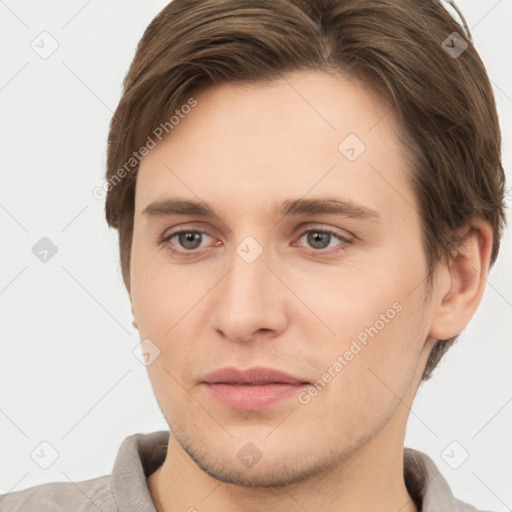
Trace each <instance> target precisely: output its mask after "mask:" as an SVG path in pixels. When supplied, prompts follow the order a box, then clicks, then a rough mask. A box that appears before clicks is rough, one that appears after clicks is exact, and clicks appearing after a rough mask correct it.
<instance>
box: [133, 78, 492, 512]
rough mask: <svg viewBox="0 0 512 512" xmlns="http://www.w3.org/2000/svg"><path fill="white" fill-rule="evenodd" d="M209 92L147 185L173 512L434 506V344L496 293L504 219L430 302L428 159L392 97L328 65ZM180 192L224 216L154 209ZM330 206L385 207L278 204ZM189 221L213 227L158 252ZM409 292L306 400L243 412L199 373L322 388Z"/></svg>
mask: <svg viewBox="0 0 512 512" xmlns="http://www.w3.org/2000/svg"><path fill="white" fill-rule="evenodd" d="M194 97H195V98H196V99H197V101H198V105H197V106H196V107H195V108H194V109H192V111H191V112H190V113H189V114H188V115H187V116H185V118H184V119H182V120H181V121H180V123H179V124H178V125H177V126H175V128H174V130H173V131H172V132H171V134H170V135H169V136H168V137H167V138H166V139H164V140H163V141H162V142H161V143H159V144H158V145H157V147H156V148H155V149H153V150H151V151H150V153H149V154H148V155H147V156H146V157H145V158H144V160H143V161H142V163H141V166H140V169H139V174H138V178H137V186H136V199H135V217H134V220H135V222H134V233H133V243H132V257H131V267H130V277H131V288H130V290H129V291H130V299H131V302H132V308H133V313H134V317H135V321H136V324H137V326H138V329H139V332H140V336H141V339H146V338H149V339H150V340H151V341H152V342H153V343H154V344H155V345H156V346H157V347H158V348H159V350H160V356H159V357H158V358H157V359H156V360H155V361H154V362H152V363H151V364H150V365H149V366H148V374H149V377H150V380H151V384H152V387H153V390H154V393H155V396H156V399H157V401H158V404H159V406H160V408H161V410H162V413H163V415H164V417H165V419H166V421H167V422H168V424H169V428H170V431H171V435H170V439H169V446H168V456H167V458H166V460H165V462H164V464H163V466H162V467H161V468H159V470H157V471H156V472H155V473H153V474H152V475H151V476H150V477H149V478H148V485H149V489H150V492H151V496H152V498H153V501H154V502H155V506H156V508H157V510H158V511H159V512H162V511H165V512H173V511H178V510H180V511H183V510H194V509H197V510H201V511H220V510H222V511H223V512H230V511H245V512H247V511H250V512H251V511H261V510H265V511H272V510H288V511H299V510H300V511H302V510H304V509H306V510H308V511H309V512H315V511H320V510H343V511H345V512H346V511H349V512H350V511H360V510H379V511H394V512H396V511H397V510H401V511H402V512H411V511H416V510H417V508H416V506H415V504H414V502H413V501H412V500H411V498H410V496H409V495H408V493H407V489H406V487H405V484H404V480H403V443H404V436H405V427H406V423H407V418H408V415H409V412H410V407H411V405H412V402H413V398H414V395H415V394H416V391H417V388H418V385H419V382H420V379H421V375H422V372H423V369H424V367H425V363H426V361H427V358H428V354H429V352H430V350H431V348H432V345H433V339H434V338H437V339H447V338H449V337H451V336H454V335H455V334H457V333H459V332H460V331H461V330H462V329H463V328H464V327H465V325H466V324H467V323H468V322H469V320H470V318H471V316H472V315H473V313H474V311H475V309H476V307H477V306H478V303H479V301H480V299H481V296H482V293H483V289H484V282H485V277H486V275H487V267H488V262H489V257H490V248H491V243H492V232H491V230H490V228H489V226H488V225H487V224H485V223H483V222H480V221H478V220H474V221H472V222H471V223H470V224H469V225H468V229H467V237H466V238H465V243H464V246H463V248H462V249H463V250H461V251H460V253H454V258H453V260H452V261H451V262H447V263H443V264H441V265H440V267H439V269H438V272H437V275H436V280H435V288H434V292H433V293H432V296H431V297H430V298H429V299H428V300H427V298H426V280H425V277H426V275H427V262H426V258H425V254H424V251H423V248H422V244H421V229H420V218H419V214H418V202H417V199H416V198H415V196H414V194H413V191H412V189H411V186H410V183H409V180H408V176H409V173H410V165H411V164H410V161H409V160H408V159H407V158H406V157H405V153H404V151H403V148H402V146H401V143H400V139H399V134H400V132H399V128H398V126H397V124H396V121H395V118H394V116H393V114H392V112H390V109H389V106H388V105H386V103H385V102H384V101H383V100H382V99H381V98H380V97H378V96H376V95H375V94H374V93H373V92H372V91H371V90H369V89H368V88H366V87H365V86H362V85H361V84H359V83H357V82H355V81H348V80H346V79H345V78H343V77H341V76H333V75H327V74H324V73H320V72H315V71H307V72H306V71H301V72H296V73H292V74H288V75H286V76H285V77H283V78H282V79H279V80H276V81H274V82H272V83H271V84H266V85H255V84H251V85H241V84H223V85H220V86H215V87H209V88H206V89H203V90H200V91H198V93H197V94H195V95H194ZM348 134H356V135H357V137H358V138H359V139H360V140H361V141H363V142H364V144H365V146H366V149H365V150H364V152H363V153H362V154H361V155H360V156H359V157H358V158H357V159H356V160H355V161H353V162H352V161H349V160H348V159H347V158H346V157H345V156H344V155H343V154H342V153H341V152H340V150H339V149H338V145H339V144H340V142H341V141H342V140H343V139H344V138H345V137H346V136H347V135H348ZM171 196H173V197H180V198H184V199H189V200H196V201H199V200H200V201H204V202H205V203H207V204H208V205H209V206H210V207H211V208H212V209H213V210H214V212H215V213H216V216H214V217H211V218H204V217H201V216H199V215H177V214H174V215H170V216H163V215H159V216H155V215H153V216H151V215H146V214H144V213H143V211H144V209H145V208H146V207H147V206H148V205H149V204H151V203H153V202H155V201H159V200H163V199H165V198H169V197H171ZM326 197H329V198H335V199H339V200H350V201H352V202H353V203H355V204H357V205H360V206H362V207H364V208H367V209H371V210H373V211H374V212H375V213H376V214H377V215H378V218H374V217H364V218H351V217H350V216H347V215H334V214H315V215H308V214H299V215H292V216H289V217H283V216H282V215H278V214H276V212H275V207H274V204H275V202H278V203H279V202H281V201H285V200H293V199H299V198H308V199H313V198H326ZM176 229H185V230H188V231H196V232H197V231H202V232H204V233H206V234H203V235H202V238H200V244H196V246H194V245H193V244H192V243H190V241H189V242H188V245H186V244H187V240H186V239H184V238H183V237H181V238H180V237H178V236H174V237H173V238H172V239H170V240H168V241H167V242H165V243H159V240H160V238H162V236H163V235H170V234H171V233H173V232H175V231H176ZM307 229H310V230H312V231H313V232H315V230H316V231H322V230H325V229H329V230H332V231H334V232H335V233H337V234H338V235H339V236H341V237H344V238H345V239H347V240H349V242H344V241H341V240H339V239H338V238H336V237H335V236H331V237H330V238H329V235H323V238H322V237H321V238H320V240H318V239H315V238H314V237H313V236H312V233H311V232H307V233H306V234H304V235H303V233H304V231H306V230H307ZM248 236H251V237H253V239H254V240H256V241H257V243H258V244H259V246H260V247H261V248H262V249H263V252H262V253H261V254H260V255H259V257H257V258H256V259H255V260H254V261H253V262H252V263H248V262H247V261H246V260H244V259H243V258H242V257H241V256H240V254H239V253H237V250H236V249H237V247H238V246H239V244H240V243H241V242H242V241H243V240H244V239H245V238H246V237H248ZM180 242H181V245H180ZM194 247H198V248H194ZM242 247H243V245H242ZM191 248H192V249H191ZM171 249H174V250H175V251H178V252H174V253H173V252H171ZM187 250H188V251H189V254H190V253H192V254H193V255H192V256H188V257H187V256H185V255H184V254H185V253H186V252H187ZM250 250H253V249H250ZM329 251H330V252H329ZM397 303H398V304H399V305H400V307H401V310H400V312H398V313H396V315H394V317H393V318H392V319H391V320H389V321H388V322H387V323H385V326H384V327H383V328H381V329H379V330H378V333H377V334H376V335H375V336H374V337H373V338H370V339H369V341H368V343H367V345H366V346H364V347H362V350H360V352H358V353H357V355H355V356H354V357H353V358H352V359H351V360H350V361H346V362H347V364H346V365H344V366H343V369H342V370H341V371H339V372H337V373H336V372H334V374H335V377H334V378H332V379H331V381H330V382H329V383H328V384H327V385H326V386H325V387H324V388H323V389H322V390H321V391H320V392H318V393H317V395H316V396H314V397H312V398H311V400H310V401H309V403H307V404H303V403H300V402H299V400H298V398H297V396H292V397H290V398H287V399H285V400H283V401H281V402H279V403H278V404H276V405H273V406H272V407H269V408H267V409H264V410H260V411H241V410H235V409H231V408H228V407H226V406H224V405H222V404H220V403H219V402H217V401H216V400H215V399H213V398H212V397H211V396H210V394H209V393H208V392H207V390H205V387H204V386H203V385H201V383H200V381H201V379H202V377H204V376H205V375H206V374H207V373H208V372H210V371H212V370H215V369H218V368H221V367H225V366H235V367H238V368H248V367H251V366H255V365H263V366H269V367H272V368H276V369H279V370H283V371H286V372H288V373H290V374H292V375H295V376H298V377H300V378H301V379H303V380H306V381H308V382H315V381H316V380H317V379H319V378H321V377H322V375H323V374H324V373H325V372H326V371H327V370H328V369H329V368H331V374H332V373H333V371H332V367H333V363H334V362H335V361H336V360H337V358H338V356H339V355H343V354H344V353H345V352H346V351H347V350H348V349H350V347H351V343H352V342H353V341H354V340H355V339H356V338H357V336H358V334H360V333H361V332H363V331H364V330H365V328H369V327H370V326H374V325H376V321H377V320H379V318H382V317H381V316H380V315H382V314H385V312H386V311H388V310H389V309H390V308H392V305H393V304H395V305H396V304H397ZM379 325H380V324H379ZM248 442H251V443H252V444H253V445H254V446H256V447H257V449H258V451H259V452H260V453H261V458H260V460H259V461H258V462H257V463H256V464H255V465H253V466H252V467H250V468H248V467H246V466H245V465H244V464H242V463H241V461H240V460H239V458H238V457H237V452H238V450H240V449H241V448H242V447H244V445H246V443H248ZM192 507H193V508H192Z"/></svg>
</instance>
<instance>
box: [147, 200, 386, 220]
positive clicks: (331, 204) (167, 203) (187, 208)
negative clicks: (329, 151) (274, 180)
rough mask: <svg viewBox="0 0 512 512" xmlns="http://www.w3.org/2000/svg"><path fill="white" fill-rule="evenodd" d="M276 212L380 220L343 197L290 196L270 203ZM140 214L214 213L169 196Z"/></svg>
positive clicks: (198, 202) (161, 215) (159, 215)
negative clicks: (303, 197) (293, 197)
mask: <svg viewBox="0 0 512 512" xmlns="http://www.w3.org/2000/svg"><path fill="white" fill-rule="evenodd" d="M274 211H275V214H276V215H282V216H283V217H287V216H292V215H322V214H331V215H341V216H343V217H348V218H353V219H371V220H375V221H380V220H382V219H381V217H380V215H379V214H378V213H377V212H376V211H375V210H372V209H371V208H368V207H366V206H363V205H360V204H358V203H355V202H353V201H351V200H347V199H343V200H342V199H337V198H330V197H326V198H318V199H293V200H286V201H283V202H282V203H280V204H277V202H275V203H274ZM142 215H144V216H146V217H148V218H152V217H168V216H172V215H194V216H200V217H205V218H212V217H218V215H217V214H216V213H215V211H214V210H213V208H211V207H210V206H209V205H208V204H206V203H204V202H201V201H195V200H190V199H182V198H179V197H170V198H167V199H161V200H158V201H154V202H152V203H150V204H149V205H147V206H146V207H145V208H144V210H143V211H142Z"/></svg>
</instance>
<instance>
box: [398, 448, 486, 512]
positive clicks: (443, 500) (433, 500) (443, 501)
mask: <svg viewBox="0 0 512 512" xmlns="http://www.w3.org/2000/svg"><path fill="white" fill-rule="evenodd" d="M404 478H405V483H406V487H407V490H408V491H409V494H410V495H411V496H412V497H413V498H414V500H415V502H416V503H418V504H421V507H420V508H421V512H444V511H447V512H448V511H449V512H488V511H484V510H479V509H477V508H475V507H474V506H473V505H471V504H469V503H467V502H465V501H462V500H460V499H457V498H456V497H455V496H454V495H453V493H452V491H451V489H450V486H449V485H448V481H447V480H446V479H445V478H444V477H443V475H442V474H441V472H440V470H439V468H438V467H437V465H436V464H435V463H434V461H433V460H432V459H431V458H430V457H429V456H428V455H427V454H425V453H423V452H420V451H418V450H414V449H412V448H405V449H404Z"/></svg>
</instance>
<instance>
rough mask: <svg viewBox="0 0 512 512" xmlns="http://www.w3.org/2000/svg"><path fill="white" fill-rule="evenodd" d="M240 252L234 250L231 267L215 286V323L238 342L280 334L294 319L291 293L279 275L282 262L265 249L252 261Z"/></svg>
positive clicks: (220, 329) (219, 330)
mask: <svg viewBox="0 0 512 512" xmlns="http://www.w3.org/2000/svg"><path fill="white" fill-rule="evenodd" d="M240 254H242V253H240ZM240 254H239V253H238V252H236V250H233V254H232V255H230V261H229V264H230V269H231V270H230V271H229V272H228V273H227V275H226V276H225V277H224V278H223V279H222V280H221V282H219V283H218V285H217V286H216V287H215V288H214V296H213V297H212V300H213V301H214V303H215V307H214V313H213V315H212V317H211V322H212V326H213V328H214V329H215V330H216V331H217V332H218V333H219V334H220V335H221V336H223V337H225V338H228V339H230V340H232V341H237V342H239V341H251V340H255V339H261V338H265V339H267V338H273V337H276V336H278V335H279V334H280V333H282V332H283V331H285V330H286V327H287V324H288V321H289V318H290V316H289V314H288V312H289V309H288V308H289V304H290V296H289V295H290V292H289V291H288V290H287V289H286V287H285V286H284V285H283V283H282V282H281V281H280V280H279V279H278V278H277V277H276V274H278V271H276V269H279V265H278V264H275V262H274V263H273V262H271V261H270V259H271V258H270V257H269V255H268V254H267V252H266V251H265V249H264V250H263V252H262V253H261V254H260V255H259V256H258V257H257V258H256V259H255V260H254V261H252V262H250V260H246V259H244V258H243V257H242V256H241V255H240ZM267 265H268V266H267ZM268 267H270V268H271V269H272V270H270V269H269V268H268Z"/></svg>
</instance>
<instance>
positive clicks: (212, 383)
mask: <svg viewBox="0 0 512 512" xmlns="http://www.w3.org/2000/svg"><path fill="white" fill-rule="evenodd" d="M201 383H202V384H203V385H204V386H205V388H206V390H207V391H208V393H209V395H210V397H212V398H214V399H215V400H216V401H217V402H219V403H221V404H222V405H224V406H226V407H229V408H231V409H243V410H247V411H256V410H261V409H265V408H267V407H270V406H272V405H275V404H277V403H278V402H281V401H282V400H285V399H286V398H289V397H291V396H293V395H294V394H296V393H298V392H299V391H301V390H302V389H303V388H304V387H306V386H309V385H310V384H311V383H310V382H308V381H306V380H304V379H302V378H300V377H295V376H293V375H290V374H288V373H285V372H282V371H280V370H275V369H273V368H267V367H263V366H255V367H252V368H248V369H246V370H239V369H237V368H233V367H230V368H221V369H219V370H215V371H213V372H211V373H209V374H208V375H206V376H205V377H204V379H203V380H202V382H201Z"/></svg>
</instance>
